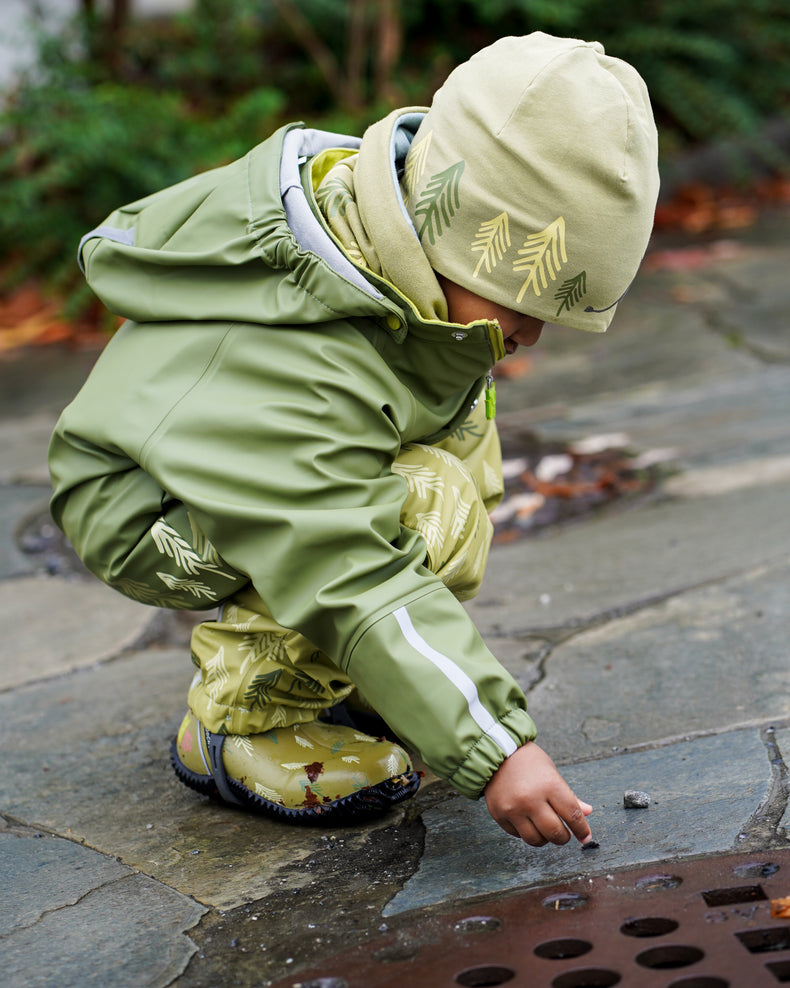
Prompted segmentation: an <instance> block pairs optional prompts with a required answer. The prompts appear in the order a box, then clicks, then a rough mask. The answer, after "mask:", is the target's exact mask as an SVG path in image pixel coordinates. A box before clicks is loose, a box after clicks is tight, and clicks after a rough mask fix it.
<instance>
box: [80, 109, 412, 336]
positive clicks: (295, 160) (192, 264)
mask: <svg viewBox="0 0 790 988" xmlns="http://www.w3.org/2000/svg"><path fill="white" fill-rule="evenodd" d="M359 145H360V141H359V139H358V138H354V137H346V136H342V135H339V134H333V133H329V132H324V131H318V130H311V129H307V128H304V127H303V126H301V125H299V124H296V125H289V126H286V127H283V128H281V129H280V130H279V131H277V132H275V133H274V134H273V135H272V136H271V137H270V138H268V139H267V140H266V141H264V142H263V143H261V144H259V145H257V147H255V148H253V149H252V150H251V151H250V152H249V153H248V154H247V155H245V156H244V157H243V158H241V159H239V160H238V161H235V162H233V163H232V164H229V165H225V166H223V167H220V168H215V169H213V170H211V171H208V172H204V173H202V174H200V175H196V176H195V177H193V178H190V179H187V180H186V181H183V182H180V183H178V184H177V185H174V186H171V187H170V188H167V189H164V190H162V191H160V192H156V193H154V194H153V195H150V196H147V197H146V198H144V199H140V200H138V201H137V202H134V203H131V204H130V205H128V206H124V207H122V208H121V209H118V210H116V211H115V212H114V213H112V214H111V215H110V216H109V217H108V218H107V219H106V220H105V221H104V223H103V224H102V225H101V226H99V227H97V228H96V229H95V230H91V232H90V233H88V234H86V235H85V236H84V237H83V238H82V240H81V242H80V246H79V262H80V267H81V268H82V269H83V271H84V272H85V276H86V279H87V281H88V283H89V285H90V286H91V288H92V289H93V291H94V292H95V293H96V294H97V295H98V296H99V298H100V299H101V300H102V301H103V302H104V304H105V305H106V306H107V307H108V308H109V309H110V311H112V312H114V313H116V314H117V315H120V316H123V317H124V318H127V319H132V320H134V321H136V322H160V321H175V320H195V321H214V320H219V321H227V320H231V321H241V322H254V323H263V324H273V325H283V324H285V325H288V324H294V325H298V324H303V323H311V324H315V323H317V322H326V321H328V320H332V319H336V318H338V317H356V316H368V317H370V316H373V317H378V318H386V316H387V315H388V314H391V313H392V312H393V310H394V306H393V303H392V302H391V301H389V300H388V299H386V298H385V297H384V295H383V294H382V293H381V291H379V289H378V288H377V287H376V286H375V285H373V284H372V283H371V282H370V281H369V280H368V279H366V278H365V277H364V275H363V274H362V272H361V271H360V270H359V269H358V268H356V267H355V266H354V265H353V264H352V263H351V262H350V261H349V260H348V258H347V257H346V256H345V255H344V254H343V252H342V251H341V250H340V249H339V248H338V247H337V245H336V244H335V242H334V241H333V239H332V238H331V237H330V236H329V235H328V234H327V232H326V231H325V230H324V228H323V227H322V225H321V223H320V222H319V220H318V219H317V218H316V217H315V215H314V214H313V212H312V210H311V208H310V205H309V203H308V201H307V198H306V196H305V193H304V190H303V188H302V183H301V178H300V166H301V165H302V164H303V163H304V162H305V161H306V160H307V159H308V158H310V157H312V156H314V155H316V154H318V153H319V152H321V151H323V150H325V149H327V148H348V149H351V150H355V149H357V148H358V147H359Z"/></svg>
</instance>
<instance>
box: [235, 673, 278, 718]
mask: <svg viewBox="0 0 790 988" xmlns="http://www.w3.org/2000/svg"><path fill="white" fill-rule="evenodd" d="M282 674H283V670H282V669H275V670H274V671H273V672H264V673H262V674H261V675H260V676H256V677H255V679H253V681H252V682H251V683H250V685H249V686H248V687H247V689H246V690H245V692H244V699H245V701H246V702H247V703H249V705H250V706H251V707H253V708H255V707H260V708H261V710H262V709H263V708H264V706H266V704H267V703H271V702H272V697H271V691H272V690H273V689H274V688H275V686H276V685H277V684H278V683H279V681H280V678H281V677H282Z"/></svg>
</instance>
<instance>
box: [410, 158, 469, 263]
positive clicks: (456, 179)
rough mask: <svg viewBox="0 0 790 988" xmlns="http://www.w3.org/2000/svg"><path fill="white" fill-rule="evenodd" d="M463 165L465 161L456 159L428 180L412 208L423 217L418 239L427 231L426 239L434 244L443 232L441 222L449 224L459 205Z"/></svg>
mask: <svg viewBox="0 0 790 988" xmlns="http://www.w3.org/2000/svg"><path fill="white" fill-rule="evenodd" d="M465 165H466V162H465V161H457V162H456V163H455V164H454V165H450V167H449V168H445V170H444V171H443V172H438V173H437V174H436V175H434V176H433V177H432V178H431V180H430V182H428V185H427V186H426V187H425V191H424V192H423V194H422V195H421V196H420V201H419V202H418V203H417V205H416V206H415V208H414V212H415V213H416V214H417V216H422V217H423V221H422V225H421V226H420V229H419V230H418V231H417V235H418V236H419V237H420V239H422V236H423V233H425V232H426V231H427V234H428V239H429V240H430V241H431V243H432V244H435V243H436V238H437V237H441V235H442V233H443V232H444V230H443V226H442V224H444V226H445V227H448V226H449V225H450V222H451V220H452V218H453V216H455V211H456V209H458V208H459V207H460V205H461V198H460V192H459V187H460V184H461V175H462V174H463V171H464V166H465Z"/></svg>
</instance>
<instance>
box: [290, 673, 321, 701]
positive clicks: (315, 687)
mask: <svg viewBox="0 0 790 988" xmlns="http://www.w3.org/2000/svg"><path fill="white" fill-rule="evenodd" d="M297 684H298V685H299V686H302V687H304V689H306V690H307V691H308V693H313V694H316V695H320V694H321V693H323V692H324V686H323V683H320V682H319V681H318V680H317V679H313V677H312V676H308V675H307V673H306V672H302V670H301V669H296V670H294V674H293V679H292V680H291V684H290V686H289V687H288V692H289V693H293V690H294V687H295V686H296V685H297Z"/></svg>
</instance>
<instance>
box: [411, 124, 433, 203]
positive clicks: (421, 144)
mask: <svg viewBox="0 0 790 988" xmlns="http://www.w3.org/2000/svg"><path fill="white" fill-rule="evenodd" d="M432 137H433V131H432V130H429V131H428V133H427V134H426V135H425V137H421V138H420V139H419V141H416V142H415V143H413V144H412V146H411V147H410V148H409V153H408V155H407V156H406V168H405V170H404V178H405V180H406V182H405V184H406V191H407V192H408V193H409V195H410V196H411V195H413V194H414V190H415V189H416V187H417V185H418V183H419V181H420V179H421V178H422V175H423V172H424V171H425V163H426V161H427V159H428V151H429V150H430V147H431V139H432Z"/></svg>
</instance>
